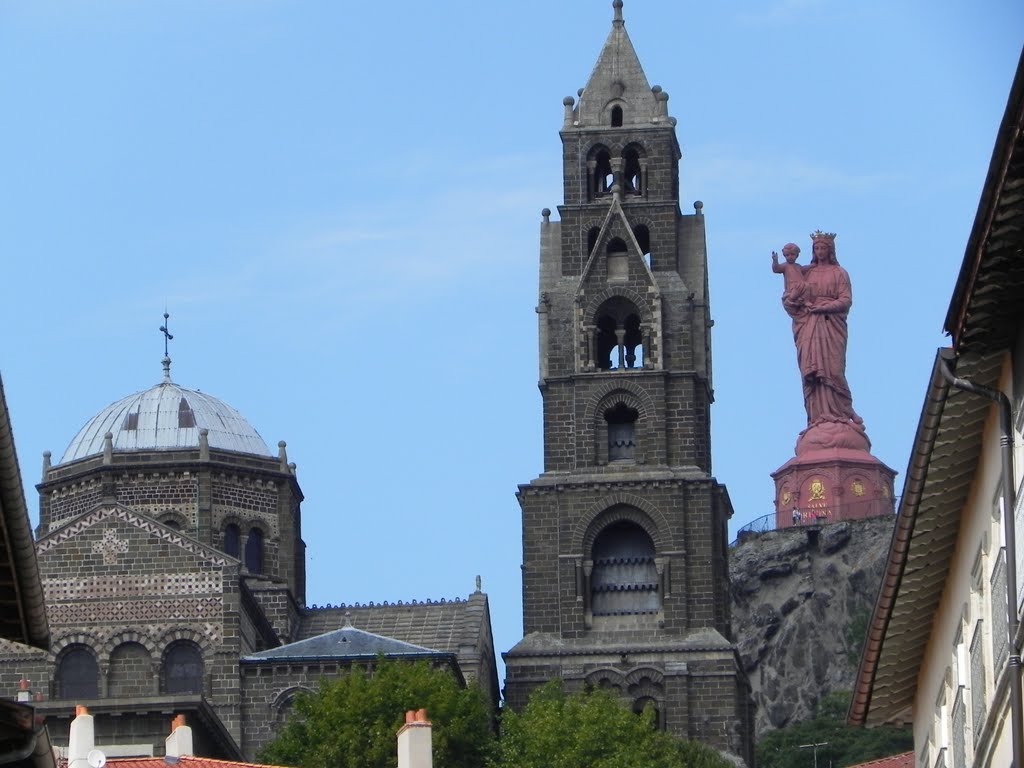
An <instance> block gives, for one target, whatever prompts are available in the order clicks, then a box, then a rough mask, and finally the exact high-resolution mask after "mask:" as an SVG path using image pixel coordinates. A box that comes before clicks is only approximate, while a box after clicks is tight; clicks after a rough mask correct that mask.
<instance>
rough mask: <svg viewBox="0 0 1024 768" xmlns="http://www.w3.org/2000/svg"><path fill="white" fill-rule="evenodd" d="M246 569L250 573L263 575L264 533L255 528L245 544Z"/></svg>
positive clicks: (250, 532)
mask: <svg viewBox="0 0 1024 768" xmlns="http://www.w3.org/2000/svg"><path fill="white" fill-rule="evenodd" d="M245 567H246V568H247V569H248V571H249V573H263V531H261V530H260V529H259V528H253V529H252V530H251V531H249V538H248V540H247V541H246V542H245Z"/></svg>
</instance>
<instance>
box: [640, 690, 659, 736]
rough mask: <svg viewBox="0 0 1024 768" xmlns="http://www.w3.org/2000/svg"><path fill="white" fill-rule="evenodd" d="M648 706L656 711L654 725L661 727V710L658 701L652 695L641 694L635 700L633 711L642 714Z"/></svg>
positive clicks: (657, 727)
mask: <svg viewBox="0 0 1024 768" xmlns="http://www.w3.org/2000/svg"><path fill="white" fill-rule="evenodd" d="M648 707H650V708H651V710H652V711H653V712H654V719H653V722H652V725H653V726H654V727H655V728H656V729H661V727H662V725H661V710H660V709H658V702H657V701H656V700H655V699H652V698H651V697H650V696H641V697H640V698H639V699H637V700H636V701H634V702H633V712H635V713H636V714H638V715H639V714H642V713H643V711H644V710H645V709H647V708H648Z"/></svg>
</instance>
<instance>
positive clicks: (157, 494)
mask: <svg viewBox="0 0 1024 768" xmlns="http://www.w3.org/2000/svg"><path fill="white" fill-rule="evenodd" d="M115 499H116V500H117V502H118V503H120V504H124V505H125V506H126V507H131V508H132V509H135V510H136V511H139V512H148V513H150V514H152V516H153V517H157V516H159V513H160V512H163V511H165V510H173V511H176V512H179V513H181V514H182V515H184V516H185V518H186V519H188V520H189V521H190V522H191V523H192V525H195V518H196V506H197V504H198V500H199V482H198V479H197V478H196V477H195V476H194V475H193V474H192V473H191V472H152V473H141V472H139V473H134V474H130V475H129V474H127V473H126V474H124V475H122V476H121V477H120V478H118V481H117V485H116V488H115Z"/></svg>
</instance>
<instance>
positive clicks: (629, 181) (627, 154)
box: [622, 146, 644, 195]
mask: <svg viewBox="0 0 1024 768" xmlns="http://www.w3.org/2000/svg"><path fill="white" fill-rule="evenodd" d="M622 159H623V161H624V162H623V173H622V180H623V185H624V186H625V189H624V190H623V192H625V194H627V195H642V194H643V192H644V186H643V175H642V172H641V168H640V152H639V150H638V149H637V148H636V147H634V146H628V147H626V148H625V149H624V150H623V151H622Z"/></svg>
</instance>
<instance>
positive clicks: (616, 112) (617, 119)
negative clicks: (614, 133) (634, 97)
mask: <svg viewBox="0 0 1024 768" xmlns="http://www.w3.org/2000/svg"><path fill="white" fill-rule="evenodd" d="M621 127H622V107H620V106H619V105H618V104H616V105H615V106H614V107H612V128H621Z"/></svg>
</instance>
